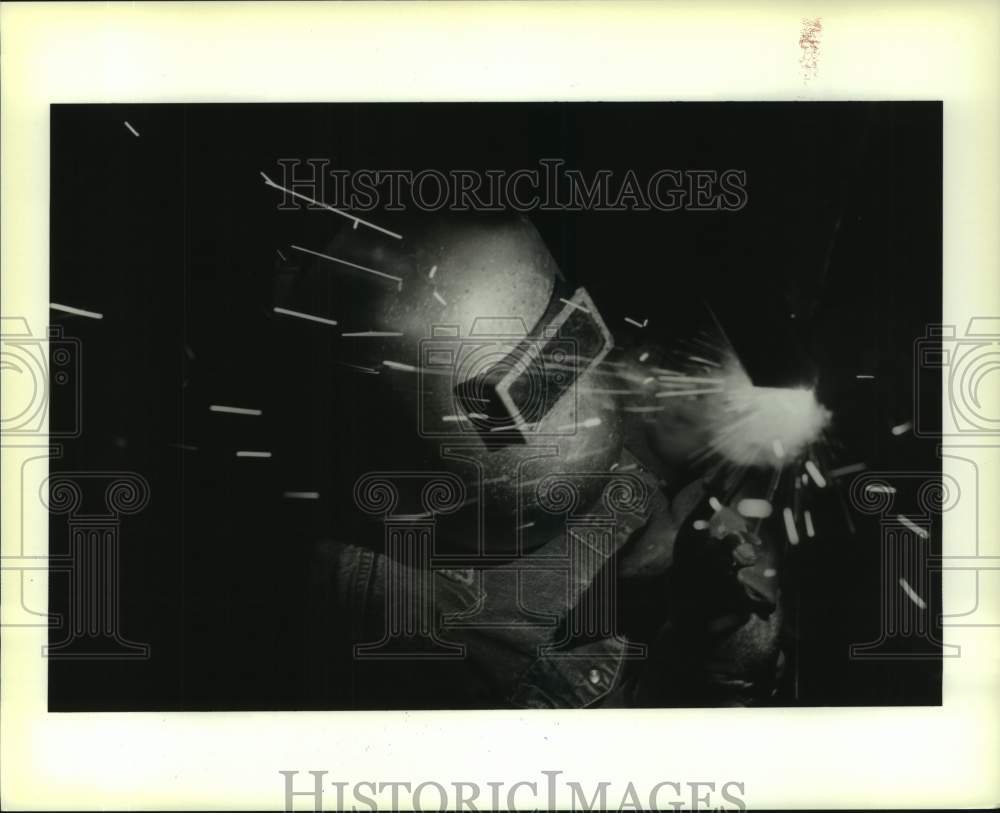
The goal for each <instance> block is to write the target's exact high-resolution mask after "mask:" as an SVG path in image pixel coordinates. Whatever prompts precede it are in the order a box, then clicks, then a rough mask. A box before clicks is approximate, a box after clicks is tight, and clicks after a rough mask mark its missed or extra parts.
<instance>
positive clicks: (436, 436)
mask: <svg viewBox="0 0 1000 813" xmlns="http://www.w3.org/2000/svg"><path fill="white" fill-rule="evenodd" d="M51 115H52V143H51V155H52V175H51V184H52V208H51V272H52V276H51V300H52V305H51V307H52V310H53V313H52V324H53V325H54V326H56V327H58V328H59V329H60V331H61V333H62V339H63V341H65V342H66V343H67V345H68V346H69V347H71V348H72V347H74V346H79V349H80V356H79V358H75V359H74V360H73V363H74V364H75V365H76V368H75V369H74V370H73V375H76V376H78V378H79V381H78V384H79V386H76V387H74V386H69V385H67V386H66V387H63V388H56V389H54V391H53V406H52V410H53V415H54V416H65V418H64V419H65V420H66V421H67V423H69V422H70V421H71V420H72V418H73V417H75V416H77V415H78V416H79V418H80V421H79V423H80V426H81V427H82V431H80V432H79V435H78V436H77V437H73V438H70V439H67V441H66V442H65V444H64V451H63V453H62V455H61V456H60V457H59V459H57V460H53V461H52V462H51V474H50V480H49V487H50V497H49V500H50V511H51V512H52V516H53V519H52V522H51V524H50V543H49V545H50V551H51V552H52V553H53V554H57V553H62V554H64V556H65V559H60V560H59V562H58V565H57V566H56V567H58V570H55V571H53V572H52V573H51V576H52V581H51V583H52V588H53V589H52V590H51V592H50V608H49V611H50V613H51V614H52V615H54V616H58V617H61V618H64V619H66V620H67V622H68V623H67V625H65V626H63V627H53V628H52V629H51V630H50V650H49V651H50V659H49V699H48V702H49V707H50V709H52V710H54V711H82V710H102V711H105V710H106V711H114V710H117V711H136V710H169V709H179V710H276V709H458V708H475V709H496V708H510V707H518V708H590V707H609V706H610V707H631V706H640V707H675V706H734V705H735V706H739V705H758V704H766V705H777V706H789V705H812V706H816V705H820V706H826V705H935V704H938V703H940V701H941V662H940V658H941V636H940V626H939V625H940V622H939V620H936V618H937V616H938V615H939V612H940V600H939V594H940V584H939V582H940V573H939V572H938V573H936V574H935V573H934V572H933V571H932V568H931V567H930V561H931V557H932V556H933V555H934V553H935V550H937V545H938V544H939V539H940V534H939V527H938V525H939V519H940V511H935V510H934V507H933V502H934V499H935V498H940V496H941V495H940V491H941V483H940V459H939V458H938V457H937V454H936V445H935V438H934V436H933V433H934V432H935V425H936V424H935V420H937V421H938V422H939V420H940V418H939V416H938V417H935V416H934V414H933V413H934V412H935V410H939V404H940V397H941V389H940V375H941V367H940V366H938V367H937V368H935V367H932V366H927V365H925V366H920V365H919V364H918V365H914V363H913V360H912V359H913V349H914V345H915V343H919V342H920V341H924V342H925V343H926V344H927V345H928V351H929V350H930V348H931V346H932V345H937V346H940V344H941V340H940V339H939V338H935V337H933V336H925V335H924V334H925V333H926V330H927V328H926V326H927V325H929V324H934V323H935V322H939V321H940V315H939V314H940V309H941V286H942V276H941V231H940V222H941V137H942V133H941V106H940V104H936V103H933V102H928V103H909V102H898V103H897V102H886V103H857V104H844V103H830V104H823V103H812V104H809V103H790V104H781V103H745V104H741V103H704V104H699V103H593V104H587V103H555V102H553V103H532V104H518V103H510V104H507V103H492V104H491V103H467V104H433V103H426V104H326V105H322V104H312V105H286V104H258V105H226V104H205V105H196V104H183V105H181V104H178V105H130V106H123V105H66V106H61V105H55V106H53V107H52V111H51ZM81 257H92V258H100V259H99V262H96V263H94V264H92V265H90V266H89V268H88V271H87V273H85V274H84V273H81V267H80V258H81ZM72 342H76V343H77V344H76V345H73V344H71V343H72ZM914 393H916V401H915V400H914ZM73 399H76V400H75V402H74V400H73ZM915 414H918V415H919V418H920V421H921V423H920V424H919V425H916V426H915V425H914V415H915ZM81 471H88V472H89V471H94V472H123V473H126V474H123V475H122V477H121V481H120V482H119V483H118V485H117V486H116V485H115V480H114V475H110V476H106V477H104V478H97V479H94V478H89V479H88V480H86V481H83V480H81V478H80V477H79V476H78V475H76V472H81ZM888 471H900V472H902V471H905V472H914V471H916V472H919V473H920V475H919V476H914V475H913V474H908V475H905V476H904V475H900V476H898V477H892V476H887V475H886V474H884V472H888ZM872 472H875V473H874V474H873V473H872ZM116 488H117V489H119V490H120V491H121V493H120V494H119V493H118V491H116V490H115V489H116ZM90 491H93V494H90V493H89V492H90ZM104 497H107V503H108V504H107V505H104V506H102V508H103V509H105V510H111V511H113V512H115V514H116V517H117V521H118V522H119V523H120V525H119V528H120V531H119V532H116V533H115V534H111V533H108V534H107V536H106V537H105V538H103V539H102V540H100V541H96V542H95V541H93V540H94V538H95V537H92V536H86V537H85V536H83V535H82V533H83V532H82V530H81V529H80V528H79V527H78V525H79V523H80V522H81V521H84V522H85V523H86V522H87V521H85V520H81V517H84V516H89V515H90V514H91V513H93V511H94V510H96V509H94V508H93V507H91V506H90V505H87V504H84V501H86V500H88V499H91V498H93V499H97V500H100V499H104ZM115 499H118V501H119V502H120V503H121V505H113V504H112V502H113V501H114V500H115ZM890 502H892V503H893V504H894V506H895V507H894V508H893V510H892V512H891V513H887V512H886V511H885V510H884V509H883V506H887V505H888V504H889V503H890ZM88 533H91V534H93V530H89V531H88ZM109 578H114V580H115V582H114V585H113V586H112V589H113V591H114V595H115V603H114V605H113V606H112V605H110V604H106V603H99V602H93V603H89V602H88V597H87V596H86V591H87V590H88V589H91V587H92V586H94V585H99V587H97V588H96V589H97V590H98V594H99V595H102V596H103V595H104V593H102V592H100V591H102V590H103V589H104V585H105V582H103V581H100V580H101V579H109ZM88 579H90V580H91V581H87V580H88ZM95 580H96V581H95ZM886 584H888V585H889V589H890V590H891V591H892V592H891V593H889V595H888V596H887V595H886V594H885V591H884V588H885V586H886ZM884 601H887V602H888V606H883V602H884ZM71 602H75V603H71ZM935 608H936V609H935ZM78 613H82V616H81V617H76V614H78Z"/></svg>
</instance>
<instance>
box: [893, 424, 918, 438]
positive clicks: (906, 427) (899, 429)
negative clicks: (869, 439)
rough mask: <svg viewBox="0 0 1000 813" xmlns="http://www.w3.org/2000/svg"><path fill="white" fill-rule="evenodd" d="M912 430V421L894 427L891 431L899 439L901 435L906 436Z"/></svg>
mask: <svg viewBox="0 0 1000 813" xmlns="http://www.w3.org/2000/svg"><path fill="white" fill-rule="evenodd" d="M912 428H913V422H912V421H904V422H903V423H901V424H898V425H896V426H894V427H892V430H891V431H892V434H894V435H896V436H897V437H899V436H900V435H902V434H904V433H906V432H909V431H910V430H911V429H912Z"/></svg>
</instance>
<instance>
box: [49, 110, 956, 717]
mask: <svg viewBox="0 0 1000 813" xmlns="http://www.w3.org/2000/svg"><path fill="white" fill-rule="evenodd" d="M51 118H52V142H51V156H52V173H51V191H52V198H51V201H52V203H51V299H52V301H54V302H60V303H64V304H69V305H73V306H76V307H80V308H86V309H90V310H95V311H99V312H101V313H103V314H104V318H103V320H101V321H94V320H89V319H84V318H79V317H73V316H66V315H65V314H61V313H58V312H55V311H53V312H52V320H53V322H54V323H58V324H61V325H62V326H63V328H64V330H65V332H66V334H67V335H69V336H74V337H78V338H79V339H80V340H81V342H82V348H83V358H82V370H81V384H82V393H83V395H82V399H83V400H82V415H83V433H82V435H81V436H80V437H79V438H77V439H74V440H70V441H67V442H66V443H65V445H64V449H63V455H62V458H61V459H58V460H53V462H52V469H53V470H54V471H70V472H72V471H81V470H119V471H120V470H131V471H136V472H139V473H141V474H142V475H143V476H145V477H146V478H147V479H148V481H149V482H150V485H151V493H152V500H151V503H150V505H149V507H148V508H146V509H145V510H144V511H143V512H142V513H140V514H139V515H137V516H134V517H126V518H124V519H123V522H122V526H121V538H122V554H121V555H122V559H121V599H120V606H121V624H122V632H123V634H124V635H125V636H126V637H127V638H129V639H131V640H133V641H140V642H145V643H148V644H150V646H151V657H150V658H149V659H148V660H139V661H88V660H60V659H52V660H51V661H50V669H49V702H50V708H51V709H52V710H61V711H73V710H99V709H108V710H114V709H120V710H138V709H162V710H171V709H227V708H233V709H239V708H260V709H277V708H296V707H297V706H301V688H302V686H303V680H304V676H303V671H304V669H305V668H306V667H305V664H306V663H307V660H308V659H307V658H306V657H305V653H307V652H308V651H309V649H310V648H311V647H316V646H322V642H317V641H312V640H309V639H308V635H307V634H306V633H305V632H304V629H305V628H304V626H303V624H302V623H301V622H302V606H301V596H302V586H303V584H304V581H305V577H306V568H307V566H308V565H307V563H308V560H309V557H308V554H309V551H310V550H311V548H312V546H313V544H314V543H315V541H316V540H317V539H319V538H321V537H324V536H328V535H330V534H332V533H334V532H335V528H336V525H337V517H336V516H335V515H334V512H333V510H332V509H331V508H330V507H329V506H328V505H327V504H326V503H325V500H319V501H302V500H287V499H283V498H282V492H284V491H289V490H296V491H299V490H301V491H313V490H315V491H320V492H322V493H324V494H326V493H329V492H330V490H331V489H334V488H337V487H340V488H343V485H342V484H338V483H336V481H335V477H334V476H333V474H332V472H333V467H332V466H331V465H330V458H329V456H328V452H327V451H326V450H329V449H330V448H331V447H332V448H334V449H340V450H342V451H343V453H344V454H363V453H364V447H365V444H370V443H377V438H344V437H340V438H337V437H336V436H335V435H334V434H332V433H333V432H335V430H334V429H331V426H330V424H331V420H330V415H331V414H332V406H331V404H333V403H334V402H336V401H337V400H338V398H339V396H341V395H342V394H343V389H342V384H341V383H338V382H341V381H342V380H341V379H339V378H337V377H335V376H333V375H331V374H330V372H329V366H328V362H329V348H328V347H323V346H319V345H317V344H316V342H315V340H314V339H313V340H309V339H307V338H306V337H308V336H314V335H315V333H308V332H307V331H303V332H301V333H299V334H295V333H294V331H293V332H292V334H291V336H290V335H289V333H288V332H287V331H285V332H283V333H281V334H280V335H279V332H278V331H276V330H275V326H274V319H273V316H272V314H271V307H272V305H273V304H274V294H275V284H276V277H277V276H279V275H280V274H282V273H294V271H293V270H290V269H289V268H288V267H287V266H286V267H284V268H282V267H281V266H282V264H281V263H280V262H279V261H278V257H277V254H276V248H282V249H283V250H284V251H285V254H286V256H288V255H289V254H290V252H289V251H288V250H287V246H288V245H289V244H290V243H298V244H300V245H307V246H308V245H315V246H318V245H323V244H325V243H326V241H327V240H328V239H329V236H330V235H331V233H332V229H333V228H335V227H337V226H339V225H341V224H340V223H339V222H338V223H333V222H332V221H335V220H339V218H337V217H336V216H335V215H333V214H330V213H324V212H307V211H299V212H281V211H278V210H277V204H278V201H279V198H280V195H279V193H277V192H276V191H275V190H273V189H269V188H267V187H266V186H265V185H264V184H263V183H262V181H261V178H260V176H259V174H258V173H259V172H260V171H265V172H267V173H268V174H269V175H271V177H272V178H275V179H276V180H280V177H281V173H280V168H279V167H278V165H277V163H276V162H277V160H278V159H280V158H301V159H307V158H311V157H317V158H329V159H330V163H331V167H343V168H349V169H358V168H376V169H377V168H391V169H413V170H414V171H417V170H420V169H424V168H435V169H439V170H442V171H447V170H448V169H451V168H462V169H476V168H480V169H487V168H488V169H507V170H514V169H519V168H522V167H525V168H529V169H534V168H537V162H538V160H539V159H540V158H563V159H565V161H566V162H567V167H569V168H577V169H580V170H582V171H583V172H584V174H585V175H588V176H589V175H590V173H592V172H594V171H596V170H597V169H610V170H612V171H613V172H614V173H615V176H616V177H621V175H622V174H623V173H624V172H625V171H626V170H628V169H634V170H635V171H636V173H637V175H638V176H639V177H640V178H643V177H646V176H648V175H649V174H651V173H652V172H654V171H656V170H657V169H661V168H672V169H681V170H683V169H706V168H707V169H716V170H719V171H721V170H724V169H729V168H735V169H743V170H746V172H747V190H748V203H747V205H746V207H745V208H744V209H743V210H742V211H740V212H736V213H733V212H718V213H709V212H673V213H663V212H656V211H653V212H649V213H636V212H625V213H618V212H615V213H605V212H585V213H561V212H536V213H533V214H531V215H530V217H531V219H532V221H533V222H534V223H535V225H536V226H537V227H538V228H539V230H540V231H541V233H542V235H543V237H544V238H545V240H546V242H547V243H548V245H549V248H550V250H551V251H552V253H553V254H554V255H555V257H556V260H557V261H558V263H559V265H560V267H561V268H562V269H563V270H564V272H565V273H566V274H567V275H569V276H570V277H571V278H574V279H575V280H577V281H578V282H579V283H580V284H583V285H586V286H587V288H588V290H589V291H590V293H591V295H592V296H593V298H594V300H595V301H596V302H597V304H598V305H599V307H600V308H601V310H602V313H603V314H604V317H605V320H606V322H607V323H608V324H609V325H610V326H611V327H612V329H613V330H615V331H616V333H617V332H618V331H619V328H620V327H621V326H622V325H623V319H624V317H625V316H633V317H644V316H649V317H650V321H651V324H650V328H649V329H648V331H649V332H648V334H647V338H649V337H655V338H656V339H658V340H660V341H663V342H665V343H669V342H670V341H671V340H672V339H674V338H676V337H678V336H683V335H685V333H686V332H689V331H690V330H691V328H692V325H693V321H692V319H693V317H692V314H694V313H701V314H703V313H704V310H703V309H701V304H700V303H702V302H704V301H708V302H710V303H711V305H712V307H713V309H714V310H715V311H716V313H717V314H718V315H719V318H720V320H721V321H722V322H723V323H724V325H725V326H726V328H727V330H730V331H731V332H732V333H733V334H734V335H738V336H741V337H743V338H742V339H741V341H744V342H750V343H753V342H755V341H757V342H759V346H761V347H763V346H773V345H775V344H776V345H777V346H784V347H786V348H787V349H788V351H789V356H792V355H794V356H804V357H806V358H807V359H808V360H809V361H810V363H811V364H813V365H814V366H815V368H816V369H817V370H818V371H819V374H820V379H819V389H818V392H819V397H820V398H821V400H822V401H823V402H824V403H825V404H826V405H827V406H829V407H830V408H831V409H832V410H833V412H834V416H835V417H834V424H833V427H832V430H831V432H830V436H829V437H830V444H829V447H828V448H827V449H826V451H825V456H826V463H827V464H828V466H829V467H831V468H835V467H837V466H840V465H845V464H850V463H855V462H865V463H866V464H867V466H868V467H869V469H871V470H876V471H878V470H888V471H909V472H935V471H939V467H940V462H939V460H938V458H937V455H936V443H935V442H934V440H933V439H921V438H918V437H915V436H914V434H913V433H905V434H903V435H900V436H894V435H892V434H891V432H890V427H892V426H893V425H896V424H900V423H902V422H903V421H905V420H908V419H909V418H910V417H911V415H912V414H913V393H914V385H915V381H914V372H913V343H914V341H915V340H916V339H918V338H919V337H921V336H922V335H923V334H924V331H925V326H926V325H927V324H928V323H933V322H938V321H940V311H941V282H942V277H941V199H942V198H941V173H942V167H941V105H940V104H939V103H897V102H893V103H864V104H860V103H859V104H853V103H851V104H848V103H825V104H813V103H808V104H807V103H787V104H785V103H780V104H771V103H767V104H764V103H745V104H744V103H739V104H737V103H711V104H688V103H684V104H678V103H655V104H654V103H642V104H631V103H629V104H610V103H595V104H447V105H442V104H376V105H356V104H331V105H264V104H261V105H56V106H53V107H52V111H51ZM125 120H127V121H129V122H130V123H131V124H132V125H133V126H134V127H135V128H136V129H137V130H138V131H139V133H140V137H139V138H136V137H135V136H133V135H132V134H131V133H130V132H129V131H128V130H127V129H126V128H125V126H124V124H123V122H124V121H125ZM366 217H368V218H369V219H371V220H374V221H375V222H378V217H377V214H375V213H370V214H368V215H366ZM294 260H295V258H294V257H292V258H290V261H291V262H294ZM793 313H794V314H795V319H794V321H790V320H789V319H788V316H789V314H793ZM618 338H619V340H620V341H622V342H625V343H627V342H628V341H629V340H630V337H629V335H626V334H625V332H624V331H623V335H622V336H619V337H618ZM748 346H749V345H748ZM776 361H778V360H776ZM858 373H866V374H871V375H874V376H875V378H874V380H858V379H857V378H856V377H855V376H856V374H858ZM929 380H930V381H931V385H930V386H929V387H925V389H924V390H923V395H924V397H925V402H924V403H923V404H922V409H924V410H927V411H929V412H933V411H938V412H939V411H940V409H939V403H940V389H939V385H938V383H937V380H936V379H929ZM303 382H307V383H308V386H303ZM341 400H342V399H341ZM211 403H220V404H233V405H241V406H254V407H258V408H262V409H263V410H264V415H263V417H261V418H243V417H239V416H221V415H215V414H211V413H209V411H208V405H209V404H211ZM62 406H65V405H62ZM59 407H60V404H58V403H57V404H54V405H53V409H57V408H59ZM338 444H339V445H338ZM180 445H190V446H195V447H197V451H193V450H188V449H184V448H181V446H180ZM238 448H243V449H269V450H277V451H280V454H279V453H277V451H276V454H275V456H274V458H273V459H271V460H267V461H262V460H237V459H235V458H234V456H233V450H234V449H238ZM900 499H901V500H902V501H903V502H902V503H901V504H902V505H904V506H905V500H906V499H907V497H906V496H905V495H902V494H901V495H900ZM901 510H902V509H901ZM812 512H813V515H814V517H815V519H816V525H817V529H818V534H817V537H816V539H813V540H808V545H803V546H801V547H800V549H799V550H798V551H797V554H796V556H797V558H796V560H795V562H794V563H793V568H794V571H795V572H796V573H797V574H798V577H799V578H798V581H799V584H800V592H799V597H798V602H797V603H798V611H797V612H798V629H799V644H798V648H797V655H796V668H795V670H794V671H795V681H794V686H789V687H786V690H785V691H784V692H783V694H782V696H781V697H780V698H779V702H782V703H787V704H796V703H797V704H804V705H841V704H886V705H888V704H927V703H939V702H940V679H941V664H940V659H939V658H934V657H929V658H923V659H916V660H912V659H911V660H874V661H872V660H867V661H859V660H852V659H851V658H850V657H849V656H848V647H849V645H850V644H851V643H863V642H867V641H871V640H874V639H877V638H878V637H879V630H880V601H881V599H880V596H881V595H882V590H883V587H882V575H881V571H880V565H881V562H880V547H879V528H878V525H877V522H876V521H875V520H874V519H871V518H866V517H861V516H858V515H853V516H850V517H849V516H848V513H847V512H846V510H845V500H844V492H843V490H842V489H839V488H831V489H829V490H828V491H827V492H825V493H824V495H823V498H822V499H820V500H818V501H817V502H816V503H815V504H814V506H813V508H812ZM51 528H52V530H51V540H50V542H51V550H52V553H54V554H58V553H60V552H65V550H66V546H67V541H66V539H67V531H66V523H65V519H64V518H59V517H53V521H52V525H51ZM934 538H936V535H935V537H934ZM934 538H932V540H931V543H930V545H931V546H930V548H929V550H930V551H931V552H934V550H935V548H936V543H935V542H934ZM66 586H67V582H66V581H65V577H64V576H63V575H61V574H58V573H54V574H53V581H52V590H51V594H50V595H51V607H50V610H51V611H52V612H65V610H66V602H67V589H66ZM925 598H927V599H928V602H929V605H930V610H929V612H934V613H935V615H936V612H937V611H938V610H937V608H939V607H940V603H939V601H938V600H937V598H938V585H936V584H935V587H934V590H933V591H932V593H931V595H929V596H926V597H925ZM51 637H52V640H53V641H56V640H59V639H60V638H61V637H63V631H62V630H59V629H56V630H53V632H52V636H51Z"/></svg>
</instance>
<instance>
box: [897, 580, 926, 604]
mask: <svg viewBox="0 0 1000 813" xmlns="http://www.w3.org/2000/svg"><path fill="white" fill-rule="evenodd" d="M899 586H900V587H902V588H903V592H904V593H906V595H907V596H909V598H910V601H912V602H913V603H914V604H916V605H917V606H918V607H919V608H920V609H921V610H926V609H927V602H926V601H924V600H923V599H922V598H920V596H918V595H917V591H916V590H914V589H913V588H912V587H910V583H909V582H908V581H907V580H906V579H904V578H903V577H902V576H900V577H899Z"/></svg>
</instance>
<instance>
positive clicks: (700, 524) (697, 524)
mask: <svg viewBox="0 0 1000 813" xmlns="http://www.w3.org/2000/svg"><path fill="white" fill-rule="evenodd" d="M691 527H692V528H694V529H695V530H696V531H704V530H705V529H706V528H707V527H708V523H707V522H706V521H705V520H703V519H696V520H695V521H694V525H692V526H691Z"/></svg>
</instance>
